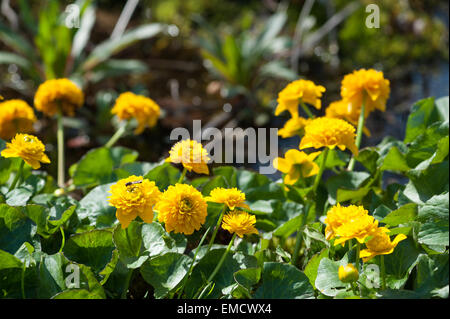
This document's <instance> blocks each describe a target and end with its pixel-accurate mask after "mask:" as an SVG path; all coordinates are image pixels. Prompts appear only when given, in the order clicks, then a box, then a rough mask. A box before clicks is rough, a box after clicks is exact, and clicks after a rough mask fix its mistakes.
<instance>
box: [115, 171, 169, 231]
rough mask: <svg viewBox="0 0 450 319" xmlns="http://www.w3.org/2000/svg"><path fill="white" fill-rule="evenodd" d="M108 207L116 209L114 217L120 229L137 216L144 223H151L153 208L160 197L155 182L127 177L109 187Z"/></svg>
mask: <svg viewBox="0 0 450 319" xmlns="http://www.w3.org/2000/svg"><path fill="white" fill-rule="evenodd" d="M109 192H110V193H111V196H109V197H108V201H109V205H110V206H114V207H116V208H117V211H116V217H117V219H118V220H119V222H120V224H121V227H122V228H127V227H128V226H129V225H130V223H131V221H132V220H134V219H135V218H136V217H137V216H139V217H140V218H141V219H142V220H143V221H144V222H146V223H151V222H152V221H153V206H154V205H155V203H156V202H157V201H158V199H159V197H160V196H161V192H160V191H159V189H158V187H157V186H156V185H155V182H152V181H149V180H147V179H144V178H143V177H142V176H135V175H132V176H129V177H127V178H124V179H121V180H119V181H118V182H117V183H116V184H114V185H111V188H110V191H109Z"/></svg>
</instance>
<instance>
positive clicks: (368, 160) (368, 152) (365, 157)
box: [327, 147, 380, 174]
mask: <svg viewBox="0 0 450 319" xmlns="http://www.w3.org/2000/svg"><path fill="white" fill-rule="evenodd" d="M379 157H380V154H378V152H377V151H376V149H375V148H374V147H366V148H364V149H362V150H361V151H359V153H358V156H356V157H355V159H356V160H357V161H358V162H360V163H361V164H363V165H364V167H365V168H367V170H368V171H369V172H370V173H371V174H375V172H376V170H377V167H378V164H377V161H378V159H379ZM327 160H328V159H327ZM344 165H345V164H344Z"/></svg>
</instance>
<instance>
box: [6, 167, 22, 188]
mask: <svg viewBox="0 0 450 319" xmlns="http://www.w3.org/2000/svg"><path fill="white" fill-rule="evenodd" d="M24 165H25V162H24V160H21V162H20V166H19V170H18V171H17V174H16V176H15V177H14V180H13V182H12V183H11V186H10V187H9V190H8V192H10V191H12V190H13V189H14V188H16V186H17V181H18V180H19V178H20V177H21V176H22V172H23V166H24Z"/></svg>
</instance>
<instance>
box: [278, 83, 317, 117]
mask: <svg viewBox="0 0 450 319" xmlns="http://www.w3.org/2000/svg"><path fill="white" fill-rule="evenodd" d="M323 92H325V88H324V87H323V86H321V85H315V84H314V82H312V81H308V80H302V79H300V80H296V81H293V82H291V83H289V84H288V85H287V86H286V87H285V88H284V89H283V90H281V91H280V93H278V99H277V102H278V106H277V108H276V109H275V115H279V114H280V113H281V112H283V111H286V110H287V111H289V112H290V113H291V115H292V117H297V116H298V104H299V102H300V101H302V102H303V103H308V104H311V105H312V106H314V107H315V108H316V109H318V110H319V109H320V108H321V106H322V104H321V101H320V98H321V97H322V93H323Z"/></svg>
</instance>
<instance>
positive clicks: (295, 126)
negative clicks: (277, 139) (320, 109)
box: [278, 116, 311, 138]
mask: <svg viewBox="0 0 450 319" xmlns="http://www.w3.org/2000/svg"><path fill="white" fill-rule="evenodd" d="M309 122H311V119H306V118H304V117H300V116H298V117H293V118H291V119H289V120H287V121H286V123H285V124H284V127H283V128H281V129H280V130H279V131H278V135H279V136H281V137H282V138H288V137H292V136H294V135H303V131H304V128H305V126H306V125H308V124H309Z"/></svg>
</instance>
